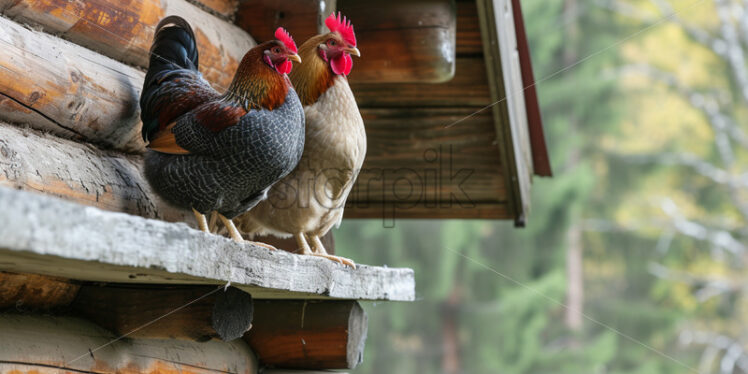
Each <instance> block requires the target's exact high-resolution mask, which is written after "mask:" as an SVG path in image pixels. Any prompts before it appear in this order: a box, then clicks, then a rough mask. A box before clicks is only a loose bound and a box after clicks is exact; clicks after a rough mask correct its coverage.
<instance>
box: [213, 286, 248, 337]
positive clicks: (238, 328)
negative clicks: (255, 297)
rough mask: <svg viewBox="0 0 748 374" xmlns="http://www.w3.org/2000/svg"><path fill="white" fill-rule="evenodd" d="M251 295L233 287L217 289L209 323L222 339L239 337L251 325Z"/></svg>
mask: <svg viewBox="0 0 748 374" xmlns="http://www.w3.org/2000/svg"><path fill="white" fill-rule="evenodd" d="M253 313H254V306H253V304H252V296H251V295H250V294H249V293H247V292H244V291H242V290H239V289H238V288H235V287H229V288H228V289H227V290H225V291H219V292H218V295H217V296H216V301H215V304H214V305H213V315H212V317H211V323H212V326H213V329H214V330H216V333H217V334H218V337H219V338H220V339H221V340H223V341H231V340H234V339H238V338H241V337H242V336H243V335H244V333H245V332H247V331H249V329H250V328H251V327H252V316H253Z"/></svg>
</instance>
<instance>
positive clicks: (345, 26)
mask: <svg viewBox="0 0 748 374" xmlns="http://www.w3.org/2000/svg"><path fill="white" fill-rule="evenodd" d="M325 25H326V26H327V28H328V29H330V31H331V32H336V31H337V32H339V33H340V36H342V37H343V40H345V42H346V43H348V44H350V45H352V46H354V47H355V46H356V34H355V33H354V32H353V25H351V21H349V20H348V19H347V18H345V16H343V15H341V14H340V12H338V16H337V18H336V17H335V13H333V14H330V16H329V17H327V19H326V20H325Z"/></svg>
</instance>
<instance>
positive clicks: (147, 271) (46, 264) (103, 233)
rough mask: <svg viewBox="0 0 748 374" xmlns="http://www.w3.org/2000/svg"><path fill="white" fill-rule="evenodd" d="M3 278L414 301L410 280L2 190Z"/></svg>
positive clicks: (403, 274) (402, 272)
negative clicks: (18, 275) (198, 286)
mask: <svg viewBox="0 0 748 374" xmlns="http://www.w3.org/2000/svg"><path fill="white" fill-rule="evenodd" d="M0 206H2V207H3V209H1V210H0V222H3V225H0V271H10V272H15V273H36V274H43V275H50V276H57V277H63V278H69V279H76V280H83V281H96V282H109V283H148V284H216V285H219V284H223V283H226V282H229V281H230V282H232V285H233V286H235V287H237V288H239V289H242V290H244V291H247V292H249V293H250V294H252V296H253V297H254V298H256V299H270V298H275V299H355V300H397V301H412V300H414V298H415V281H414V276H413V270H411V269H405V268H387V267H376V266H366V265H360V266H358V268H357V269H355V270H354V269H351V268H348V267H344V266H342V265H339V264H337V263H334V262H332V261H329V260H326V259H322V258H315V257H310V256H301V255H295V254H291V253H288V252H285V251H269V250H267V249H265V248H261V247H257V246H253V245H250V244H240V243H235V242H233V241H232V240H230V239H227V238H224V237H221V236H217V235H211V234H206V233H203V232H200V231H197V230H194V229H191V228H189V227H188V226H187V225H185V224H182V223H168V222H163V221H159V220H152V219H145V218H142V217H137V216H131V215H128V214H123V213H115V212H108V211H103V210H100V209H97V208H93V207H88V206H83V205H79V204H75V203H71V202H67V201H63V200H60V199H57V198H53V197H49V196H44V195H40V194H34V193H29V192H25V191H18V190H13V189H8V188H0Z"/></svg>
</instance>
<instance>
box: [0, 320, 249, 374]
mask: <svg viewBox="0 0 748 374" xmlns="http://www.w3.org/2000/svg"><path fill="white" fill-rule="evenodd" d="M0 331H2V334H0V372H2V373H18V374H20V373H29V374H31V373H35V374H47V373H49V374H60V373H62V372H64V373H93V374H115V373H117V374H141V373H147V374H172V373H174V374H177V373H182V374H218V373H221V374H225V373H237V374H240V373H241V374H255V373H257V368H258V365H257V361H256V359H255V356H254V354H253V353H252V351H251V349H250V348H249V347H248V346H247V344H246V343H245V342H244V341H242V340H235V341H233V342H229V343H227V342H221V341H209V342H204V343H197V342H192V341H185V340H161V339H122V340H118V341H114V342H113V340H114V339H115V338H116V337H117V336H116V335H114V334H113V333H112V332H110V331H107V330H104V329H103V328H101V327H99V326H97V325H95V324H94V323H91V322H88V321H85V320H83V319H80V318H73V317H52V316H41V315H13V314H0ZM108 343H110V344H108ZM96 347H101V348H100V349H98V350H96V351H95V352H91V353H89V350H93V349H94V348H96Z"/></svg>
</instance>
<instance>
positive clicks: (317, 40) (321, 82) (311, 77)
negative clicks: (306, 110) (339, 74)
mask: <svg viewBox="0 0 748 374" xmlns="http://www.w3.org/2000/svg"><path fill="white" fill-rule="evenodd" d="M328 37H329V35H327V34H322V35H317V36H315V37H312V38H310V39H309V40H307V41H306V42H304V44H302V45H301V47H299V57H301V61H302V64H301V65H298V66H294V69H293V70H292V71H291V74H289V75H290V77H291V82H293V85H294V88H296V92H297V93H298V94H299V99H300V100H301V104H302V105H305V106H306V105H311V104H314V102H316V101H317V99H318V98H319V97H320V95H322V94H323V93H325V91H327V89H328V88H330V87H331V86H332V85H333V83H334V82H335V74H334V73H333V72H332V69H331V68H330V64H329V63H328V62H327V61H325V60H324V59H322V57H321V56H320V55H319V51H318V50H317V46H319V45H320V44H322V43H324V42H325V41H326V40H327V38H328Z"/></svg>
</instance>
